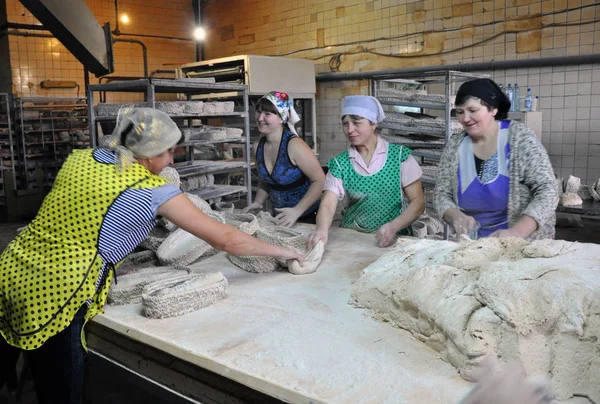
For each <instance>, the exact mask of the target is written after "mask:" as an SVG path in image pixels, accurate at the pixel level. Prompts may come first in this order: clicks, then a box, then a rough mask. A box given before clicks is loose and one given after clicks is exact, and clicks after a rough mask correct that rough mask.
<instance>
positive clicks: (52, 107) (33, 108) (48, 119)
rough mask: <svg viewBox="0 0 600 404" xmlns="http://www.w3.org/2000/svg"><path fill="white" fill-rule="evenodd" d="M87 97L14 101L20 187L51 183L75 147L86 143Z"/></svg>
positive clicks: (17, 168) (16, 181)
mask: <svg viewBox="0 0 600 404" xmlns="http://www.w3.org/2000/svg"><path fill="white" fill-rule="evenodd" d="M87 110H88V108H87V104H86V99H85V98H70V97H24V98H18V99H16V100H15V102H14V113H15V119H14V121H15V124H16V125H15V126H16V132H17V134H18V147H17V149H18V153H15V155H16V156H17V157H16V159H15V160H16V161H15V162H14V165H15V166H16V169H15V170H14V171H15V172H18V173H19V174H18V176H17V177H15V184H16V186H17V187H18V188H20V189H33V188H35V187H36V186H37V183H38V178H37V175H36V174H35V171H36V170H38V169H39V170H41V171H42V178H43V183H42V185H43V187H44V188H48V187H51V186H52V184H53V182H54V178H55V177H56V174H57V173H58V170H59V169H60V167H61V166H62V163H63V162H64V160H65V159H66V157H67V156H68V155H69V153H70V152H71V150H72V149H74V148H83V147H87V146H88V144H89V142H88V139H87V138H88V137H89V133H88V129H89V126H88V117H87Z"/></svg>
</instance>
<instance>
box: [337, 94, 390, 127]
mask: <svg viewBox="0 0 600 404" xmlns="http://www.w3.org/2000/svg"><path fill="white" fill-rule="evenodd" d="M345 115H358V116H362V117H363V118H367V119H368V120H369V121H371V122H374V123H379V122H381V121H383V120H384V119H385V114H384V113H383V108H382V107H381V104H380V103H379V101H378V100H377V98H375V97H371V96H370V95H349V96H347V97H345V98H344V101H343V103H342V113H341V115H340V117H341V118H343V117H344V116H345Z"/></svg>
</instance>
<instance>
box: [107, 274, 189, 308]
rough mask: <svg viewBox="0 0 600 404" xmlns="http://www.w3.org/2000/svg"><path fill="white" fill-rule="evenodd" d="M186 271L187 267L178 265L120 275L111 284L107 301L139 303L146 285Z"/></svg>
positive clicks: (119, 303)
mask: <svg viewBox="0 0 600 404" xmlns="http://www.w3.org/2000/svg"><path fill="white" fill-rule="evenodd" d="M188 273H189V269H188V268H186V267H179V266H166V267H150V268H141V269H138V270H137V271H135V272H131V273H128V274H126V275H122V276H120V277H119V282H118V283H113V284H112V285H111V287H110V290H109V291H108V298H107V301H108V303H110V304H112V305H115V306H118V305H123V304H133V303H140V302H141V301H142V290H143V289H144V287H145V286H146V285H148V284H150V283H152V282H155V281H158V280H162V279H167V278H172V277H174V276H179V275H186V274H188Z"/></svg>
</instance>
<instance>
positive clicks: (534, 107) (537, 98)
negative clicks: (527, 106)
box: [531, 95, 540, 112]
mask: <svg viewBox="0 0 600 404" xmlns="http://www.w3.org/2000/svg"><path fill="white" fill-rule="evenodd" d="M539 105H540V96H539V95H536V96H535V98H534V99H533V103H532V104H531V110H532V111H533V112H537V111H538V108H539Z"/></svg>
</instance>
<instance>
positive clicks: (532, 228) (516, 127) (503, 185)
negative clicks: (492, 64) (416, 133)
mask: <svg viewBox="0 0 600 404" xmlns="http://www.w3.org/2000/svg"><path fill="white" fill-rule="evenodd" d="M509 108H510V101H509V100H508V98H507V97H506V95H505V94H504V93H503V92H502V90H501V89H500V87H499V86H498V85H497V84H496V83H495V82H493V81H492V80H490V79H477V80H472V81H468V82H466V83H463V84H462V85H461V86H460V88H459V90H458V92H457V94H456V111H457V114H458V119H459V120H460V122H461V124H462V125H463V127H464V129H465V132H464V133H460V134H456V135H453V136H452V137H451V138H450V139H449V140H448V143H447V144H446V148H445V149H444V152H443V153H442V157H441V159H440V164H439V167H440V168H439V171H438V173H437V178H436V186H435V191H434V200H433V204H434V207H435V209H436V211H437V213H438V215H439V216H440V217H443V218H444V220H445V221H446V222H447V223H449V224H451V225H452V226H453V227H454V229H455V230H456V232H457V233H458V234H465V233H466V234H469V235H470V237H471V238H478V237H522V238H526V239H528V240H536V239H544V238H552V237H554V225H555V222H556V214H555V210H556V206H557V204H558V193H557V190H556V185H555V180H554V178H555V176H554V170H553V169H552V165H551V164H550V158H549V157H548V153H546V149H544V146H542V143H541V142H540V140H539V138H538V137H537V136H536V135H535V133H534V132H533V131H532V130H531V129H529V128H528V127H526V126H525V125H523V124H522V123H520V122H517V121H509V120H505V118H506V115H507V113H508V110H509Z"/></svg>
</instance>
